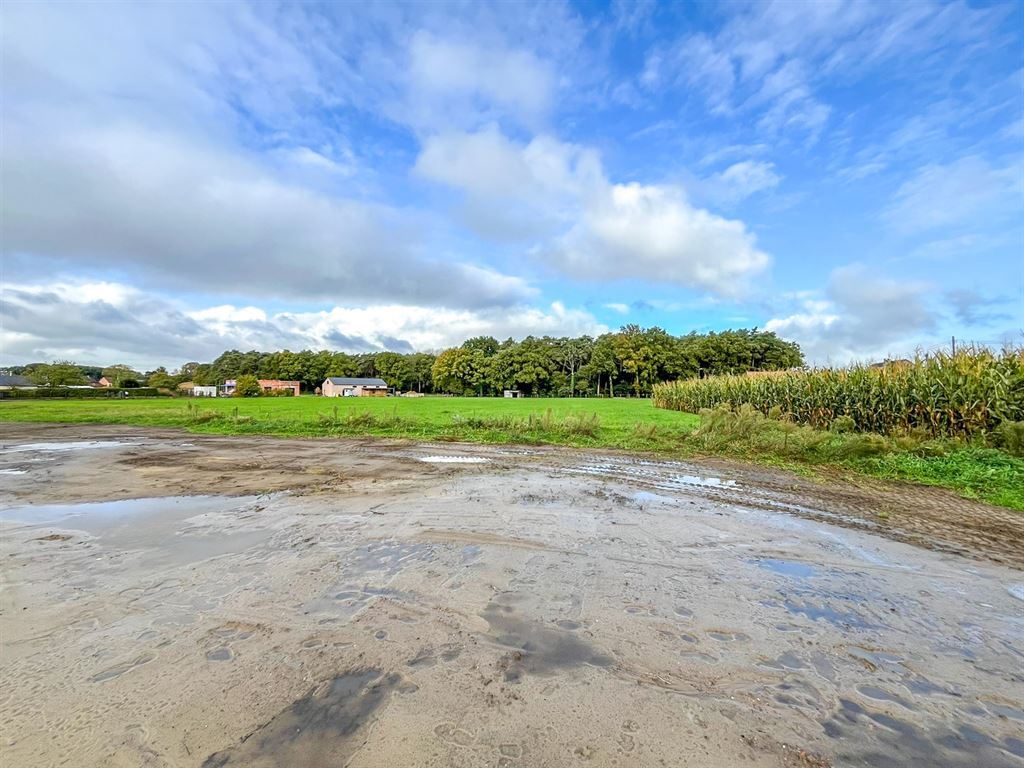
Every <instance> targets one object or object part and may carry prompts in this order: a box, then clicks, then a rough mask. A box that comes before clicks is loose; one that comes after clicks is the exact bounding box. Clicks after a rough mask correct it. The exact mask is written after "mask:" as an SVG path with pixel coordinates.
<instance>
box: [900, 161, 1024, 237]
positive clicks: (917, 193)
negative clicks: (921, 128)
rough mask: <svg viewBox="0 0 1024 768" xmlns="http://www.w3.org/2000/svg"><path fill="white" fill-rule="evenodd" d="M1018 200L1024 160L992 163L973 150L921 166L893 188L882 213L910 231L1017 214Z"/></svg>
mask: <svg viewBox="0 0 1024 768" xmlns="http://www.w3.org/2000/svg"><path fill="white" fill-rule="evenodd" d="M1022 200H1024V164H1022V163H1021V162H1020V161H1013V162H1009V163H1007V164H1006V165H1004V166H1002V167H994V166H992V165H991V164H990V163H989V162H987V161H986V160H985V159H984V158H981V157H978V156H976V155H971V156H968V157H963V158H960V159H959V160H956V161H954V162H952V163H949V164H946V165H941V164H937V163H931V164H928V165H926V166H924V167H922V168H919V169H918V170H917V171H916V172H915V174H914V175H913V176H912V177H911V178H910V179H908V180H907V181H906V182H904V183H903V184H902V185H901V186H900V188H899V189H898V190H896V193H895V195H894V196H893V201H892V203H891V205H890V206H889V207H888V208H887V209H886V211H885V213H884V216H885V219H886V221H887V222H888V223H889V225H890V226H891V227H892V228H893V229H895V230H896V231H898V232H901V233H904V234H910V233H916V232H924V231H929V230H936V229H943V228H947V227H951V226H958V225H971V224H972V223H980V222H986V223H987V222H991V220H992V219H993V218H1002V217H1005V216H1007V215H1009V214H1010V213H1011V212H1013V213H1016V214H1018V215H1019V213H1020V211H1021V201H1022Z"/></svg>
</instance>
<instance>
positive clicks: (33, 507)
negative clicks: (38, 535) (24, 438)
mask: <svg viewBox="0 0 1024 768" xmlns="http://www.w3.org/2000/svg"><path fill="white" fill-rule="evenodd" d="M239 501H240V500H239V499H234V498H225V497H222V496H163V497H154V498H148V499H122V500H120V501H96V502H84V503H79V504H27V505H24V506H20V507H9V508H7V509H3V510H0V517H2V518H3V519H4V520H7V521H9V522H16V523H25V524H26V525H41V524H45V523H61V522H71V521H73V522H74V525H75V527H76V528H81V529H82V530H89V529H90V527H96V526H100V527H107V526H109V524H110V523H112V522H116V521H118V520H121V519H124V518H129V517H135V516H147V515H160V514H167V513H169V514H172V515H176V516H179V513H181V512H187V513H188V514H189V516H191V515H198V514H202V513H204V512H218V511H222V510H224V509H225V508H226V507H231V506H235V505H236V504H237V503H238V502H239ZM242 501H244V500H242Z"/></svg>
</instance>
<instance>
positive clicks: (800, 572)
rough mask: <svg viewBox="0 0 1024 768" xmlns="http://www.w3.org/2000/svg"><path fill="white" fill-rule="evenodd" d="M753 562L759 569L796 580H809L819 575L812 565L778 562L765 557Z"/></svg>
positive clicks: (787, 561)
mask: <svg viewBox="0 0 1024 768" xmlns="http://www.w3.org/2000/svg"><path fill="white" fill-rule="evenodd" d="M754 562H755V563H756V564H757V566H758V567H760V568H766V569H767V570H769V571H772V572H774V573H779V574H782V575H783V576H791V577H793V578H796V579H809V578H811V577H812V576H817V575H819V572H818V569H817V568H815V567H814V566H813V565H807V564H806V563H798V562H796V561H793V560H778V559H776V558H772V557H765V558H760V559H758V560H755V561H754Z"/></svg>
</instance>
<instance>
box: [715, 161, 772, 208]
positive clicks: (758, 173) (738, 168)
mask: <svg viewBox="0 0 1024 768" xmlns="http://www.w3.org/2000/svg"><path fill="white" fill-rule="evenodd" d="M781 182H782V176H780V175H779V174H778V173H776V171H775V164H774V163H770V162H767V161H764V160H741V161H740V162H738V163H733V164H732V165H730V166H729V167H728V168H726V169H725V170H724V171H721V172H719V173H716V174H714V175H713V176H710V177H709V178H707V179H704V180H703V181H701V182H699V184H698V186H699V189H700V190H701V193H702V194H703V195H704V196H705V197H707V198H708V199H710V200H714V201H715V202H717V203H719V204H721V205H727V206H728V205H734V204H736V203H739V202H740V201H742V200H745V199H747V198H748V197H751V196H753V195H756V194H758V193H759V192H767V191H769V190H772V189H775V188H776V187H777V186H779V184H780V183H781Z"/></svg>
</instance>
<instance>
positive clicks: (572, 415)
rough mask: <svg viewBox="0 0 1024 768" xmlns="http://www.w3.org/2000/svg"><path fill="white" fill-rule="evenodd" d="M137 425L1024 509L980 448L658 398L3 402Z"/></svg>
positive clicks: (1008, 470) (47, 414)
mask: <svg viewBox="0 0 1024 768" xmlns="http://www.w3.org/2000/svg"><path fill="white" fill-rule="evenodd" d="M3 421H41V422H62V423H94V424H131V425H137V426H149V427H174V428H180V429H185V430H189V431H192V432H201V433H207V434H225V435H274V436H280V437H321V438H323V437H328V438H329V437H354V436H367V435H372V436H378V437H393V438H409V439H415V440H452V441H456V440H458V441H467V442H481V443H506V444H514V443H521V444H552V445H566V446H573V447H580V448H613V449H622V450H629V451H644V452H651V453H655V454H659V455H662V456H666V457H669V458H681V459H682V458H692V457H699V456H724V457H728V458H732V459H738V460H741V461H752V462H756V463H762V464H768V465H772V466H779V467H784V468H788V469H793V470H796V471H798V472H801V473H803V474H809V475H812V476H813V475H814V474H815V472H816V469H817V468H820V467H829V468H832V469H839V470H840V471H843V472H847V473H850V474H851V475H853V474H866V475H870V476H875V477H884V478H890V479H898V480H908V481H914V482H919V483H925V484H929V485H937V486H942V487H945V488H950V489H952V490H954V491H956V492H958V493H960V494H961V495H963V496H966V497H969V498H977V499H982V500H985V501H989V502H991V503H994V504H999V505H1002V506H1007V507H1011V508H1014V509H1019V510H1024V459H1020V458H1016V457H1013V456H1011V455H1009V454H1008V453H1006V452H1004V451H1000V450H995V449H992V448H989V447H985V446H983V445H981V444H978V443H975V442H968V441H964V440H953V439H947V438H938V439H923V440H922V439H913V440H910V439H908V438H901V437H891V436H890V437H883V436H881V435H876V434H860V433H840V432H834V431H825V430H818V429H814V428H812V427H809V426H801V425H798V424H794V423H791V422H786V421H779V420H775V419H769V418H766V417H765V416H763V415H762V414H760V413H758V412H756V411H754V410H753V409H746V410H743V409H740V410H738V411H735V410H725V409H719V410H717V411H705V412H704V413H703V414H702V415H701V416H697V415H695V414H692V413H684V412H679V411H672V410H666V409H662V408H655V407H654V406H653V405H652V403H651V401H650V400H645V399H632V398H617V399H564V398H561V399H560V398H528V399H503V398H472V397H469V398H465V397H422V398H379V399H378V398H330V399H328V398H321V397H313V396H303V397H297V398H290V397H274V398H251V399H248V398H218V399H204V398H194V399H182V398H167V399H139V400H3V401H0V422H3Z"/></svg>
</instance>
